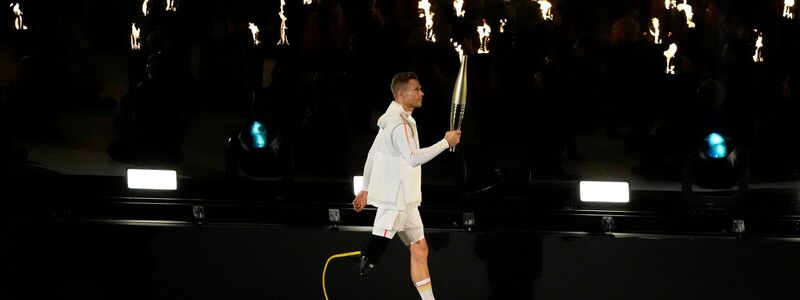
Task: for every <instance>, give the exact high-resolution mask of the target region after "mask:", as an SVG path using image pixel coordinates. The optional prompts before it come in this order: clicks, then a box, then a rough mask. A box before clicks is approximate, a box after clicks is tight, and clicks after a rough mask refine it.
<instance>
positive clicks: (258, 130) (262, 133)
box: [250, 121, 267, 149]
mask: <svg viewBox="0 0 800 300" xmlns="http://www.w3.org/2000/svg"><path fill="white" fill-rule="evenodd" d="M250 135H251V136H252V137H253V148H256V149H262V148H264V147H266V146H267V128H265V127H264V125H263V124H261V122H258V121H253V124H251V125H250Z"/></svg>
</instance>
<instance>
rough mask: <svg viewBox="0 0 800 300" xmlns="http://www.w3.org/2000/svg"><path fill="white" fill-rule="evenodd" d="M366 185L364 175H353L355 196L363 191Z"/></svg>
mask: <svg viewBox="0 0 800 300" xmlns="http://www.w3.org/2000/svg"><path fill="white" fill-rule="evenodd" d="M363 185H364V176H353V196H355V195H358V192H361V187H362V186H363Z"/></svg>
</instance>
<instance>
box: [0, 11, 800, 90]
mask: <svg viewBox="0 0 800 300" xmlns="http://www.w3.org/2000/svg"><path fill="white" fill-rule="evenodd" d="M150 1H151V0H144V1H143V2H142V14H143V15H144V16H147V15H148V14H149V13H150V9H149V4H150ZM311 1H312V0H303V4H306V5H307V4H311ZM532 1H536V0H532ZM536 2H537V3H538V4H539V7H540V9H541V12H542V19H544V20H552V19H553V14H552V11H551V10H552V4H551V3H550V2H548V1H545V0H539V1H536ZM285 5H286V0H281V2H280V12H279V13H278V16H279V17H280V19H281V26H280V39H279V40H278V43H277V45H289V41H288V39H287V38H286V29H287V27H286V20H287V18H286V14H285V12H284V6H285ZM463 6H464V0H454V1H453V7H454V8H455V11H456V16H458V17H464V15H465V11H464V10H463ZM664 6H665V8H666V9H667V10H670V9H677V10H678V11H682V12H684V13H685V14H686V24H687V26H688V27H689V28H694V27H695V24H694V22H692V18H693V15H694V14H693V12H692V6H691V5H689V4H688V3H687V0H683V3H681V4H678V3H677V0H665V1H664ZM10 7H11V8H12V10H13V12H14V14H15V15H16V18H15V20H14V28H15V29H17V30H26V29H28V27H27V26H25V24H24V23H23V21H22V10H21V9H20V7H19V3H11V6H10ZM417 7H418V8H419V9H420V15H419V17H420V18H425V39H426V40H427V41H430V42H436V35H435V34H434V32H433V16H434V13H433V12H432V11H431V3H430V2H429V1H428V0H420V1H419V4H418V6H417ZM793 8H794V0H784V9H783V17H785V18H788V19H794V13H793ZM165 9H166V10H167V11H176V10H177V6H176V3H175V0H166V6H165ZM506 22H507V20H506V19H501V20H500V32H501V33H502V32H503V31H504V26H505V24H506ZM659 23H660V22H659V20H658V18H653V19H652V21H651V25H652V26H651V29H649V33H650V34H651V35H652V36H653V42H654V43H655V44H661V37H660V29H659V26H660V24H659ZM248 25H249V26H248V28H249V29H250V32H251V34H252V35H253V44H254V45H258V44H260V43H261V42H260V41H259V40H258V35H259V30H258V26H256V25H255V24H253V23H252V22H250V23H248ZM477 31H478V36H479V40H480V46H479V48H478V53H479V54H483V53H489V49H488V43H489V39H490V37H491V33H492V28H491V27H490V26H489V25H488V24H486V20H483V25H481V26H478V27H477ZM754 31H755V32H756V33H758V37H757V39H756V50H755V54H754V55H753V61H754V62H762V61H764V58H763V57H762V56H761V48H762V47H763V46H764V44H763V35H762V34H761V32H758V30H755V29H754ZM140 32H141V30H140V29H139V28H138V27H136V23H132V24H131V49H133V50H138V49H141V39H140ZM450 41H451V42H452V43H453V46H454V47H455V50H456V52H458V54H459V55H458V57H459V58H461V57H463V54H464V51H463V49H462V48H461V45H459V44H458V42H454V41H453V39H450ZM677 51H678V46H677V45H676V44H675V43H672V44H670V45H669V48H668V49H667V50H666V51H664V56H665V57H666V60H667V68H666V71H665V72H666V73H667V74H675V66H673V65H671V60H672V58H673V57H674V56H675V54H676V53H677Z"/></svg>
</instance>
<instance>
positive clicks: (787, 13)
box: [783, 0, 794, 20]
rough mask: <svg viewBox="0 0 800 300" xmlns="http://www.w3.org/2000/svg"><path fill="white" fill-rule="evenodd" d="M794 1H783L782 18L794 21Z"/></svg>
mask: <svg viewBox="0 0 800 300" xmlns="http://www.w3.org/2000/svg"><path fill="white" fill-rule="evenodd" d="M793 9H794V0H783V17H785V18H787V19H790V20H791V19H794V13H793V12H792V10H793Z"/></svg>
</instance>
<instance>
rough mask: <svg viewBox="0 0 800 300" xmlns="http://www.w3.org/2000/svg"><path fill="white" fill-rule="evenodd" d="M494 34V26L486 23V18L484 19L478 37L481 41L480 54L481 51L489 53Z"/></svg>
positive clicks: (479, 27)
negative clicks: (491, 38)
mask: <svg viewBox="0 0 800 300" xmlns="http://www.w3.org/2000/svg"><path fill="white" fill-rule="evenodd" d="M491 34H492V28H491V27H489V25H487V24H486V20H485V19H484V20H483V25H482V26H478V37H479V38H480V41H481V46H480V47H479V48H478V54H481V53H489V49H488V47H489V38H490V36H491Z"/></svg>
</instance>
